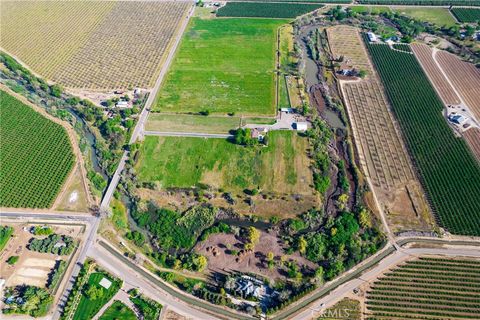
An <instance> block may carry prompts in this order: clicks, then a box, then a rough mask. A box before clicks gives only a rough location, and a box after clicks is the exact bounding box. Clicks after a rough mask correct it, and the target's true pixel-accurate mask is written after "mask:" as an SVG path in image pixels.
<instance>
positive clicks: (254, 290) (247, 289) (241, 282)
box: [235, 276, 265, 298]
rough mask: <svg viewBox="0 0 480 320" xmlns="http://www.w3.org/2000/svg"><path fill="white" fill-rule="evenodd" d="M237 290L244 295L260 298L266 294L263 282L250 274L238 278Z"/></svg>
mask: <svg viewBox="0 0 480 320" xmlns="http://www.w3.org/2000/svg"><path fill="white" fill-rule="evenodd" d="M235 291H236V292H237V293H238V294H239V295H241V296H242V297H255V298H260V297H261V296H263V295H264V294H265V288H264V286H263V283H262V282H261V281H260V280H257V279H254V278H252V277H248V276H242V277H240V278H238V279H237V282H236V288H235Z"/></svg>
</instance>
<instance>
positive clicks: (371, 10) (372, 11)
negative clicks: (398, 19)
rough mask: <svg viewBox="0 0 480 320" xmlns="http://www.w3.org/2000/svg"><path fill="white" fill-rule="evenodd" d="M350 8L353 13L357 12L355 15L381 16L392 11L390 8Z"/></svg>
mask: <svg viewBox="0 0 480 320" xmlns="http://www.w3.org/2000/svg"><path fill="white" fill-rule="evenodd" d="M349 8H350V9H351V10H352V12H355V13H370V14H380V13H384V12H390V11H391V10H390V8H389V7H372V6H368V7H367V6H357V5H354V6H351V7H349Z"/></svg>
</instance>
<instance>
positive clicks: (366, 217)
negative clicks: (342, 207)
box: [358, 208, 372, 228]
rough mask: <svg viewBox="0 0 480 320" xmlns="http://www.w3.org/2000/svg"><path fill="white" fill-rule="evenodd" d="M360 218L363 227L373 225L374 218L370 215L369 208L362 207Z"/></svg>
mask: <svg viewBox="0 0 480 320" xmlns="http://www.w3.org/2000/svg"><path fill="white" fill-rule="evenodd" d="M358 220H359V222H360V226H361V227H362V228H371V227H372V218H371V217H370V212H368V210H367V209H365V208H362V210H360V213H359V214H358Z"/></svg>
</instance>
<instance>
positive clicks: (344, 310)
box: [319, 298, 362, 320]
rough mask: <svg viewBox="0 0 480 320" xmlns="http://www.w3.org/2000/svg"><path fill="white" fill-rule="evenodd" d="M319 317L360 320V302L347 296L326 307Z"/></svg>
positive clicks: (333, 319) (331, 319)
mask: <svg viewBox="0 0 480 320" xmlns="http://www.w3.org/2000/svg"><path fill="white" fill-rule="evenodd" d="M319 319H326V320H335V319H344V320H361V319H362V312H361V309H360V302H359V301H358V300H353V299H349V298H344V299H343V300H341V301H339V302H337V303H336V304H335V305H334V306H333V307H330V308H328V309H327V310H325V311H324V312H323V314H322V317H321V318H319Z"/></svg>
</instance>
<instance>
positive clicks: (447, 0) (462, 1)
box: [358, 0, 480, 6]
mask: <svg viewBox="0 0 480 320" xmlns="http://www.w3.org/2000/svg"><path fill="white" fill-rule="evenodd" d="M358 3H362V4H394V5H421V6H451V5H456V6H480V1H479V0H358Z"/></svg>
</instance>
